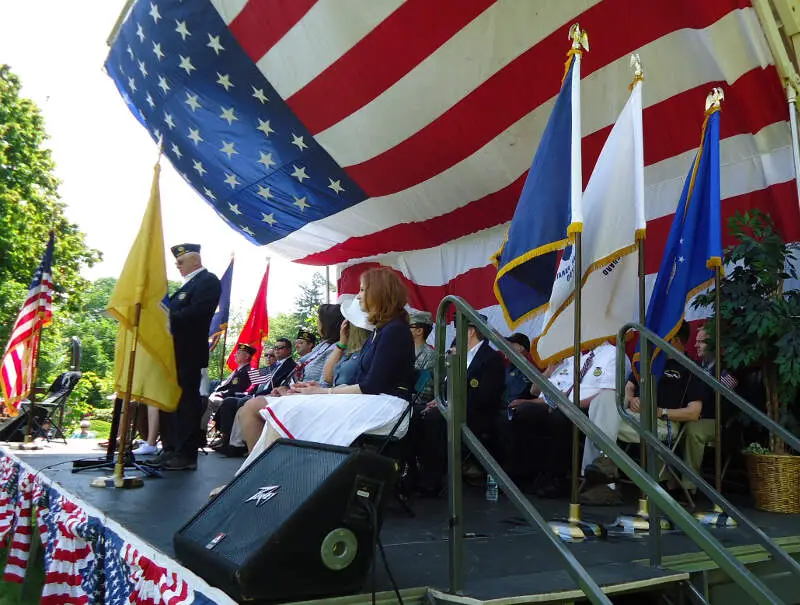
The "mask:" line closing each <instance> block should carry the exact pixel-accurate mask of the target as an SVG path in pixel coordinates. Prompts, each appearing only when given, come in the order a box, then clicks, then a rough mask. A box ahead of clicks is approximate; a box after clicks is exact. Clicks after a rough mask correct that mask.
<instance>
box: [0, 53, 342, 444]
mask: <svg viewBox="0 0 800 605" xmlns="http://www.w3.org/2000/svg"><path fill="white" fill-rule="evenodd" d="M20 88H21V84H20V81H19V78H17V77H16V76H15V75H14V74H13V73H12V71H11V69H10V68H9V67H8V66H7V65H1V64H0V346H3V348H4V347H5V343H6V342H7V340H8V336H9V332H10V330H11V328H12V327H13V325H14V321H15V319H16V316H17V313H18V312H19V309H20V306H21V305H22V302H23V301H24V299H25V296H26V295H27V292H28V287H29V284H30V279H31V277H32V275H33V272H34V271H35V269H36V267H37V265H38V264H39V262H40V260H41V257H42V254H43V253H44V247H45V243H46V241H47V234H48V232H49V231H50V230H51V229H52V230H54V231H55V253H54V258H53V279H54V283H55V289H56V292H55V296H54V299H53V323H52V324H51V325H50V326H48V327H47V328H45V330H44V331H43V333H42V345H41V351H40V359H39V374H38V380H37V386H40V387H47V386H49V385H50V384H51V383H52V381H53V380H54V379H55V378H56V377H57V376H58V375H59V374H60V373H61V372H63V371H66V370H68V369H69V365H70V339H71V338H72V337H74V336H77V337H78V338H80V340H81V344H82V360H81V366H80V369H81V371H82V372H83V378H82V379H81V381H80V382H79V383H78V385H77V386H76V388H75V391H74V392H73V395H72V397H71V399H70V405H69V407H68V421H67V427H66V428H68V429H69V428H71V427H72V426H73V425H74V424H75V423H76V422H77V421H78V420H80V418H81V417H82V416H84V415H86V414H91V415H92V416H93V417H94V418H95V419H98V417H100V416H102V417H103V418H105V415H106V414H105V413H101V412H105V411H106V410H107V409H108V408H109V407H110V406H111V403H112V402H111V400H110V399H109V396H110V395H111V394H112V393H113V392H114V381H113V369H114V344H115V340H116V334H117V324H116V322H115V321H114V320H113V319H111V318H110V317H109V316H108V315H107V313H106V311H105V309H106V305H107V304H108V300H109V297H110V296H111V292H112V291H113V289H114V286H115V285H116V283H117V280H116V278H114V277H105V278H101V279H98V280H95V281H94V282H90V281H88V280H87V279H85V278H84V277H82V276H81V270H82V269H84V268H86V267H91V266H93V265H94V264H95V263H97V262H98V261H100V260H101V258H102V256H101V253H100V251H98V250H94V249H91V248H89V247H88V246H87V245H86V242H85V237H84V234H83V233H82V232H81V231H80V229H79V228H78V226H77V225H75V224H73V223H71V222H69V221H68V220H67V218H66V216H65V213H64V209H65V204H64V202H62V201H61V200H60V198H59V194H58V184H59V183H58V180H57V179H56V177H55V175H54V168H55V166H54V164H53V160H52V158H51V154H50V151H49V149H47V148H46V141H47V138H48V137H47V133H46V131H45V124H44V120H43V118H42V115H41V112H40V111H39V108H38V107H37V106H36V104H35V103H33V102H32V101H30V100H29V99H25V98H23V97H21V96H20ZM248 278H249V276H244V275H237V276H236V279H248ZM179 287H180V284H179V283H178V282H169V291H170V293H172V292H174V291H175V290H176V289H177V288H179ZM327 287H329V286H328V284H327V282H326V280H325V277H324V276H323V275H322V274H321V273H315V274H314V275H313V277H312V280H311V283H309V284H306V285H302V286H301V294H300V296H299V297H298V298H297V299H296V301H295V303H296V309H297V310H296V311H295V312H293V313H283V314H278V315H275V316H273V317H271V318H270V331H269V343H274V341H275V340H276V339H277V338H279V337H287V338H289V339H291V340H294V337H295V335H296V333H297V326H298V325H303V326H305V327H306V328H308V329H311V330H313V331H316V316H317V308H318V307H319V305H320V304H321V303H323V302H325V300H326V288H327ZM248 310H249V309H244V310H238V311H237V310H235V309H232V311H231V318H230V321H229V328H228V337H227V351H226V353H229V352H230V348H231V347H232V346H233V343H235V342H236V338H237V337H238V334H239V332H240V330H241V328H242V325H243V324H244V321H245V316H246V313H247V311H248ZM222 354H223V351H222V347H221V346H217V347H216V349H215V350H214V351H213V352H212V355H211V360H210V363H209V373H210V375H211V377H212V378H220V367H221V364H222ZM225 373H227V371H226V372H225Z"/></svg>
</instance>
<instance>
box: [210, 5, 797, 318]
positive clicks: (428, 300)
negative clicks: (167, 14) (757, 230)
mask: <svg viewBox="0 0 800 605" xmlns="http://www.w3.org/2000/svg"><path fill="white" fill-rule="evenodd" d="M212 2H213V4H214V6H215V7H216V8H217V10H218V11H219V13H220V15H222V17H223V18H224V19H225V21H226V23H228V24H229V27H230V28H231V30H232V32H233V33H234V35H235V36H236V38H237V40H238V41H239V42H240V44H241V46H242V47H243V48H244V49H245V51H246V52H247V54H248V55H249V56H250V58H251V59H252V60H253V61H254V62H255V63H256V64H257V65H258V67H259V69H261V71H262V72H263V73H264V75H265V76H266V78H267V79H268V80H269V81H270V82H271V83H272V85H273V86H274V87H275V88H276V90H277V92H278V93H279V94H280V95H281V96H282V97H283V98H284V99H286V101H287V103H288V104H289V106H290V107H291V109H292V110H293V111H294V112H295V113H296V114H297V116H298V117H299V118H300V119H301V120H302V121H303V123H304V124H305V125H306V126H307V127H308V128H309V130H310V131H311V132H312V133H313V134H314V136H315V138H316V140H317V141H318V142H319V143H320V144H321V145H322V146H323V147H325V149H327V150H328V151H329V152H330V154H331V155H332V156H333V158H334V159H335V160H336V161H337V162H338V163H339V164H340V165H341V166H342V167H344V168H345V169H346V171H347V172H348V174H349V175H350V176H351V177H352V178H353V179H354V180H355V181H356V182H357V183H358V184H359V185H360V186H361V187H362V188H363V189H364V190H365V191H366V192H367V194H368V195H369V196H370V197H369V199H367V200H366V201H364V202H362V203H361V204H358V205H356V206H354V207H352V208H349V209H347V210H344V211H342V212H339V213H338V214H335V215H332V216H330V217H327V218H325V219H322V220H319V221H316V222H312V223H309V224H307V225H306V226H304V227H303V228H302V229H300V230H298V231H296V232H295V233H293V234H291V235H289V236H287V237H286V238H284V239H282V240H280V241H278V242H276V243H274V244H272V245H271V247H272V249H273V250H274V251H275V252H276V253H278V254H281V255H282V256H285V257H288V258H290V259H293V260H297V261H300V262H304V263H309V264H319V265H322V264H339V265H340V273H341V283H340V292H341V293H354V292H355V291H357V284H358V281H357V277H358V274H360V273H361V272H362V271H363V269H364V268H366V267H368V266H372V265H374V264H378V265H383V266H389V267H392V268H394V269H396V270H397V271H398V272H399V273H400V274H401V275H402V276H403V277H404V278H405V280H406V281H407V283H408V284H409V287H410V290H411V296H412V301H411V303H412V305H413V306H415V307H417V308H422V309H426V310H435V309H436V307H437V305H438V302H439V300H441V297H442V296H443V295H446V294H459V295H462V296H464V297H465V298H466V299H467V300H468V301H469V302H470V303H472V304H473V306H475V307H476V308H479V309H482V310H483V311H484V312H486V313H487V314H488V315H489V317H490V321H492V323H493V324H494V325H495V326H496V327H497V328H498V329H500V331H502V332H507V328H506V326H505V321H504V320H503V319H502V316H501V314H500V313H499V309H498V307H497V303H496V300H495V299H494V295H493V293H492V283H493V280H494V274H495V270H494V267H493V266H492V265H491V263H490V260H489V259H490V257H491V255H492V254H493V253H494V252H496V250H497V248H498V247H499V244H500V242H501V240H502V237H503V235H504V233H505V229H506V227H507V224H508V222H509V221H510V220H511V217H512V215H513V212H514V208H515V206H516V203H517V200H518V197H519V194H520V192H521V190H522V185H523V183H524V179H525V176H526V174H527V170H528V168H529V167H530V163H531V159H532V158H533V155H534V152H535V150H536V147H537V145H538V142H539V139H540V137H541V133H542V131H543V129H544V126H545V124H546V121H547V118H548V116H549V114H550V110H551V108H552V104H553V101H554V98H555V95H556V94H557V92H558V88H559V85H560V82H561V76H562V74H563V64H564V54H565V52H566V50H567V49H568V46H569V43H568V40H567V30H568V28H569V25H570V24H571V23H573V22H579V23H580V24H581V26H582V27H583V28H585V29H586V30H587V31H588V33H589V36H590V41H591V52H589V53H587V54H586V55H585V56H584V58H583V61H582V73H583V80H582V84H581V87H582V99H583V101H582V106H583V115H582V132H583V140H582V143H583V164H584V166H583V174H584V179H586V178H588V176H589V175H590V174H591V169H592V167H593V166H594V163H595V160H596V159H597V156H598V154H599V152H600V150H601V148H602V145H603V143H604V141H605V139H606V137H607V136H608V133H609V131H610V129H611V126H612V125H613V122H614V120H615V118H616V116H617V115H618V113H619V111H620V109H621V108H622V106H623V105H624V103H625V100H626V99H627V96H628V88H627V85H628V83H629V82H630V80H631V72H630V68H629V65H628V57H629V55H630V53H632V52H638V53H639V55H640V56H641V60H642V63H643V66H644V70H645V86H644V99H643V105H644V116H643V119H644V138H645V149H644V154H645V166H646V168H645V179H646V195H645V208H646V215H647V219H648V232H647V248H646V250H647V271H648V273H650V274H651V276H652V274H654V273H655V272H656V271H657V270H658V266H659V264H660V258H661V255H662V253H663V248H664V245H665V242H666V238H667V235H668V233H669V228H670V224H671V221H672V214H673V213H674V209H675V207H676V204H677V200H678V198H679V195H680V189H681V187H682V185H683V181H684V179H685V177H686V172H687V170H688V167H689V165H690V162H691V158H692V157H693V155H694V153H695V150H696V148H697V146H698V144H699V141H700V126H701V123H702V120H703V109H704V100H705V97H706V95H707V94H708V92H709V91H710V89H711V88H712V87H715V86H720V87H722V88H723V90H724V91H725V94H726V101H725V103H724V105H723V114H722V131H721V136H722V142H721V159H722V173H721V179H722V196H723V205H722V208H723V221H725V219H726V217H727V216H730V215H731V214H733V213H734V212H735V211H736V210H742V209H747V208H754V207H758V208H761V209H762V210H766V211H768V212H770V213H771V214H772V216H773V218H774V219H775V221H776V223H777V224H778V225H779V226H780V228H781V229H782V231H783V234H784V236H785V237H787V238H789V239H792V240H796V239H800V217H798V208H797V202H798V200H797V194H796V189H795V186H794V183H793V179H794V177H795V175H794V168H793V164H792V152H791V137H790V132H789V125H788V109H787V106H786V102H785V96H784V92H783V90H782V87H781V82H780V79H779V77H778V74H777V71H776V69H775V67H774V65H773V59H772V56H771V53H770V51H769V48H768V46H767V44H766V41H765V38H764V35H763V32H762V30H761V27H760V24H759V22H758V18H757V16H756V13H755V11H754V10H753V9H752V7H751V6H750V2H748V1H746V0H707V1H706V2H696V1H695V0H675V1H673V2H659V3H649V2H638V1H636V0H606V1H605V2H599V1H597V0H586V1H584V2H568V1H567V2H564V1H563V0H537V2H519V1H517V0H497V1H492V0H439V1H438V2H435V3H431V2H429V1H428V0H407V1H405V2H402V1H401V0H386V1H385V2H374V1H373V0H317V1H314V0H249V1H247V0H212ZM584 184H585V183H584ZM723 224H724V223H723ZM651 280H652V277H651ZM524 331H527V332H528V333H531V334H534V333H536V332H537V331H538V327H537V326H536V325H533V324H530V325H528V326H526V327H525V328H524Z"/></svg>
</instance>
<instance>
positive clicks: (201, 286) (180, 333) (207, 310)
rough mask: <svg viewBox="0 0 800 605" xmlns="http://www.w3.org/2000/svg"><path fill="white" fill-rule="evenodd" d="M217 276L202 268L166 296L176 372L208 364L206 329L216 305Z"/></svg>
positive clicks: (218, 290)
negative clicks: (169, 295) (168, 296)
mask: <svg viewBox="0 0 800 605" xmlns="http://www.w3.org/2000/svg"><path fill="white" fill-rule="evenodd" d="M219 296H220V285H219V280H218V279H217V276H216V275H214V274H213V273H211V272H209V271H208V270H207V269H203V270H202V271H200V273H198V274H197V275H195V276H194V277H193V278H192V279H190V280H189V281H188V282H186V283H185V284H183V286H182V287H181V288H180V289H178V290H177V291H176V292H175V294H173V295H172V296H171V297H170V299H169V325H170V330H171V331H172V339H173V341H174V343H175V361H176V363H177V365H178V371H179V372H180V371H181V369H182V368H183V369H187V370H194V369H199V368H206V367H208V330H209V328H210V327H211V318H212V317H213V316H214V311H215V310H216V308H217V305H218V304H219Z"/></svg>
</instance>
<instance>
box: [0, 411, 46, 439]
mask: <svg viewBox="0 0 800 605" xmlns="http://www.w3.org/2000/svg"><path fill="white" fill-rule="evenodd" d="M33 414H34V416H33V417H34V419H35V420H36V422H34V423H33V427H32V428H33V430H34V434H33V435H32V437H36V434H35V430H36V426H41V424H42V422H44V419H45V418H46V417H47V410H46V409H44V408H40V407H34V408H33ZM27 430H28V412H27V411H25V412H20V413H19V414H18V415H16V416H14V417H13V418H10V419H9V420H7V421H6V422H5V423H4V424H2V425H0V441H14V442H16V441H25V433H26V432H27Z"/></svg>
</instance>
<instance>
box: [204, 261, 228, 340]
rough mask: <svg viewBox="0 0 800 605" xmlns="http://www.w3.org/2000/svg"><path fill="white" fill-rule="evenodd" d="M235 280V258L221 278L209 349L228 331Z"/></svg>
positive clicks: (209, 331)
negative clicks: (232, 287) (232, 284)
mask: <svg viewBox="0 0 800 605" xmlns="http://www.w3.org/2000/svg"><path fill="white" fill-rule="evenodd" d="M232 282H233V258H231V263H230V264H229V265H228V268H227V269H225V273H223V274H222V277H221V278H220V280H219V285H220V288H221V290H220V295H219V304H218V305H217V310H216V311H215V312H214V317H212V318H211V327H209V329H208V350H209V351H213V350H214V347H216V346H217V343H218V342H219V339H220V338H221V337H222V335H223V334H225V333H226V332H227V331H228V317H229V315H230V311H231V283H232Z"/></svg>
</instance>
